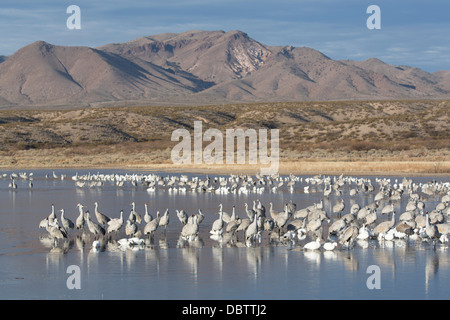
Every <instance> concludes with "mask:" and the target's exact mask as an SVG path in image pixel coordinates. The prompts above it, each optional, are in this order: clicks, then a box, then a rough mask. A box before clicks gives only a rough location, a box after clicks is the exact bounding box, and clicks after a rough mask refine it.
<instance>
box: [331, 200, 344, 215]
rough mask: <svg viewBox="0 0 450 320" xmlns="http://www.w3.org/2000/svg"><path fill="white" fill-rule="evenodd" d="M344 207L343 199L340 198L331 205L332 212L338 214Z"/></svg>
mask: <svg viewBox="0 0 450 320" xmlns="http://www.w3.org/2000/svg"><path fill="white" fill-rule="evenodd" d="M344 209H345V204H344V199H341V200H340V201H339V202H338V203H336V204H335V205H334V206H333V213H337V215H338V216H340V215H341V213H342V211H344Z"/></svg>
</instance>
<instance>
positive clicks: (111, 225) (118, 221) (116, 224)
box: [107, 210, 123, 233]
mask: <svg viewBox="0 0 450 320" xmlns="http://www.w3.org/2000/svg"><path fill="white" fill-rule="evenodd" d="M122 225H123V210H120V217H119V218H115V219H111V220H109V221H108V228H107V233H112V232H115V231H119V230H120V228H122Z"/></svg>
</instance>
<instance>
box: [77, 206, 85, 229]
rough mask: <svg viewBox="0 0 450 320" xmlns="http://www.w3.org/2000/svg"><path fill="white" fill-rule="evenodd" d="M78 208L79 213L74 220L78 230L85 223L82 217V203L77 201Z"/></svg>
mask: <svg viewBox="0 0 450 320" xmlns="http://www.w3.org/2000/svg"><path fill="white" fill-rule="evenodd" d="M77 207H78V210H79V212H80V214H79V215H78V218H77V219H76V220H75V225H76V228H77V229H78V230H80V229H83V228H84V224H85V223H86V220H85V219H84V213H83V205H82V204H80V203H77Z"/></svg>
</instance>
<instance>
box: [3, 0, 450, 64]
mask: <svg viewBox="0 0 450 320" xmlns="http://www.w3.org/2000/svg"><path fill="white" fill-rule="evenodd" d="M373 4H374V5H378V6H379V7H380V9H381V29H380V30H369V29H368V28H367V27H366V20H367V18H368V17H369V16H370V15H369V14H367V13H366V9H367V7H368V6H369V5H373ZM69 5H77V6H79V7H80V9H81V30H69V29H68V28H67V27H66V20H67V18H68V17H69V14H67V13H66V9H67V7H68V6H69ZM449 16H450V1H448V0H435V1H434V0H430V1H423V0H421V1H418V0H389V1H387V0H373V1H365V0H350V1H338V0H274V1H273V0H227V1H225V0H164V1H161V0H158V1H154V0H128V1H123V0H70V1H67V0H52V1H50V0H42V1H36V0H2V1H1V4H0V30H1V31H0V55H10V54H12V53H14V52H15V51H16V50H18V49H19V48H21V47H23V46H25V45H27V44H30V43H32V42H34V41H37V40H44V41H47V42H50V43H52V44H56V45H71V46H79V45H81V46H90V47H97V46H101V45H103V44H107V43H113V42H125V41H129V40H132V39H134V38H137V37H140V36H146V35H153V34H158V33H163V32H184V31H187V30H194V29H196V30H224V31H230V30H235V29H238V30H241V31H244V32H246V33H248V34H249V36H250V37H252V38H253V39H255V40H257V41H259V42H262V43H264V44H267V45H293V46H296V47H301V46H307V47H311V48H314V49H317V50H319V51H321V52H323V53H324V54H326V55H328V56H329V57H330V58H333V59H351V60H364V59H368V58H371V57H376V58H379V59H381V60H383V61H385V62H387V63H391V64H395V65H409V66H414V67H419V68H422V69H424V70H426V71H428V72H434V71H437V70H450V18H449Z"/></svg>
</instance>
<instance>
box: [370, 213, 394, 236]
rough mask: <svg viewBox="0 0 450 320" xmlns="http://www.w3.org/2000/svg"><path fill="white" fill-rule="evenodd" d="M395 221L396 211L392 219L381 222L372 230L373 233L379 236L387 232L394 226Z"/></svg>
mask: <svg viewBox="0 0 450 320" xmlns="http://www.w3.org/2000/svg"><path fill="white" fill-rule="evenodd" d="M394 223H395V211H394V212H393V213H392V219H391V220H388V221H383V222H381V223H379V224H378V225H377V226H376V227H375V228H374V229H373V230H372V235H373V236H375V237H377V236H379V235H380V234H386V233H387V232H388V231H389V230H390V229H391V228H392V227H393V226H394Z"/></svg>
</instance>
